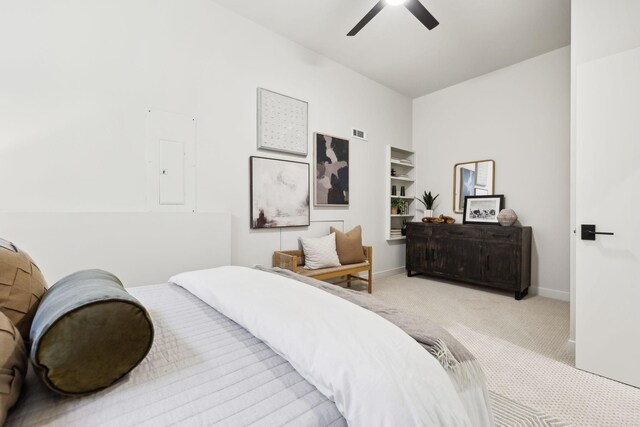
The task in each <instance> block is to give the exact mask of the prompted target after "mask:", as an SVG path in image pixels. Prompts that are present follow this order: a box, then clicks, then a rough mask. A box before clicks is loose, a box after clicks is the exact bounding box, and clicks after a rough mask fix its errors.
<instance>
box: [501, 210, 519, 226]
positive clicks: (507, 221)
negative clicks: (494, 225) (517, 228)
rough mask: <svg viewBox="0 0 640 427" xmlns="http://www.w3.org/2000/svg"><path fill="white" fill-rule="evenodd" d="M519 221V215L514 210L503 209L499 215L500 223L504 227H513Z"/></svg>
mask: <svg viewBox="0 0 640 427" xmlns="http://www.w3.org/2000/svg"><path fill="white" fill-rule="evenodd" d="M517 220H518V215H516V213H515V212H514V211H513V209H503V210H501V211H500V213H499V214H498V222H499V223H500V225H501V226H503V227H511V226H512V225H513V224H515V223H516V221H517Z"/></svg>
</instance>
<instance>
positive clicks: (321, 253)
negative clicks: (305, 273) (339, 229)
mask: <svg viewBox="0 0 640 427" xmlns="http://www.w3.org/2000/svg"><path fill="white" fill-rule="evenodd" d="M300 243H301V244H302V251H303V252H304V260H305V264H304V268H306V269H308V270H317V269H319V268H328V267H340V260H339V259H338V254H337V253H336V235H335V234H333V233H331V234H329V235H328V236H324V237H317V238H304V237H301V238H300Z"/></svg>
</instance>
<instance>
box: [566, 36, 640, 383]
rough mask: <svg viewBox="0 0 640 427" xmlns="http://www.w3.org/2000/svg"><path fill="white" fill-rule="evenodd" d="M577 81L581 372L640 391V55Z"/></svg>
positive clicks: (599, 64) (604, 63)
mask: <svg viewBox="0 0 640 427" xmlns="http://www.w3.org/2000/svg"><path fill="white" fill-rule="evenodd" d="M577 73H578V82H577V97H576V102H577V110H576V114H577V116H576V138H577V139H576V144H577V145H576V224H577V230H576V232H577V236H576V237H577V239H578V240H577V242H576V366H577V367H578V368H579V369H583V370H586V371H589V372H593V373H595V374H598V375H602V376H605V377H608V378H612V379H614V380H617V381H621V382H624V383H627V384H631V385H634V386H636V387H640V49H633V50H629V51H626V52H623V53H620V54H616V55H612V56H609V57H606V58H602V59H599V60H596V61H593V62H588V63H585V64H583V65H581V66H579V67H578V71H577ZM582 224H592V225H595V226H596V231H597V232H613V233H615V235H596V240H582V238H581V225H582ZM588 234H591V233H588Z"/></svg>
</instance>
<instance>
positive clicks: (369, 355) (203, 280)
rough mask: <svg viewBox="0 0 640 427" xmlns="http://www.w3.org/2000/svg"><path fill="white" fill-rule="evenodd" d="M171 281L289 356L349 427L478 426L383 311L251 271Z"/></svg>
mask: <svg viewBox="0 0 640 427" xmlns="http://www.w3.org/2000/svg"><path fill="white" fill-rule="evenodd" d="M170 281H171V282H173V283H175V284H177V285H179V286H181V287H183V288H185V289H186V290H188V291H189V292H191V293H192V294H194V295H196V296H197V297H198V298H200V299H201V300H202V301H204V302H206V303H207V304H209V305H210V306H211V307H213V308H214V309H216V310H218V311H219V312H221V313H222V314H224V315H225V316H227V317H229V318H230V319H232V320H234V321H235V322H237V323H238V324H240V325H242V326H243V327H244V328H245V329H247V330H249V332H251V333H252V334H253V335H255V336H256V337H257V338H259V339H261V340H262V341H264V342H265V343H267V344H268V345H269V346H270V347H271V348H273V349H274V350H275V351H276V352H277V353H279V354H280V355H282V356H283V357H284V358H285V359H287V360H288V361H289V362H290V363H291V365H293V367H294V368H295V369H296V370H297V371H298V372H299V373H300V374H301V375H302V376H303V377H304V378H305V379H306V380H307V381H309V382H310V383H311V384H313V385H314V386H315V387H316V388H317V389H318V390H319V391H320V392H321V393H323V394H324V395H325V396H327V397H328V398H329V399H331V400H333V401H334V402H335V404H336V407H337V408H338V410H339V411H340V412H341V413H342V414H343V416H344V417H345V419H346V420H347V421H348V423H349V425H352V426H367V427H370V426H447V427H449V426H470V425H471V423H470V421H469V418H468V417H467V414H466V412H465V410H464V408H463V406H462V403H461V402H460V399H459V397H458V396H457V394H456V391H455V390H454V388H453V385H452V384H451V382H450V380H449V378H448V376H447V374H446V372H445V371H444V369H443V368H442V366H440V364H439V363H438V362H437V361H436V360H435V359H434V358H433V357H432V356H431V355H430V354H429V353H428V352H427V351H425V350H424V349H423V348H422V347H421V346H420V345H419V344H418V343H417V342H416V341H415V340H414V339H412V338H411V337H410V336H409V335H407V334H406V333H405V332H404V331H402V330H401V329H399V328H398V327H396V326H395V325H393V324H392V323H390V322H388V321H387V320H385V319H383V318H382V317H380V316H378V315H377V314H375V313H372V312H370V311H368V310H366V309H364V308H361V307H359V306H357V305H355V304H352V303H350V302H348V301H345V300H343V299H341V298H339V297H336V296H334V295H331V294H328V293H326V292H323V291H322V290H319V289H316V288H313V287H311V286H305V285H303V284H301V283H299V282H296V281H295V280H291V279H288V278H285V277H280V276H277V275H274V274H270V273H266V272H262V271H258V270H254V269H249V268H244V267H220V268H215V269H211V270H202V271H195V272H190V273H182V274H179V275H177V276H174V277H172V278H171V279H170Z"/></svg>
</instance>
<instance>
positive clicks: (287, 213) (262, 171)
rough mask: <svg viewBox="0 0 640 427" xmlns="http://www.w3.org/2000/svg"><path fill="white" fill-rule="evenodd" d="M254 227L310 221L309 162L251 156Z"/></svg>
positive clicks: (291, 224) (303, 224)
mask: <svg viewBox="0 0 640 427" xmlns="http://www.w3.org/2000/svg"><path fill="white" fill-rule="evenodd" d="M249 161H250V171H251V172H250V173H251V228H282V227H304V226H308V225H309V223H310V207H309V164H308V163H302V162H294V161H291V160H278V159H269V158H266V157H256V156H251V157H250V158H249Z"/></svg>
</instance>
